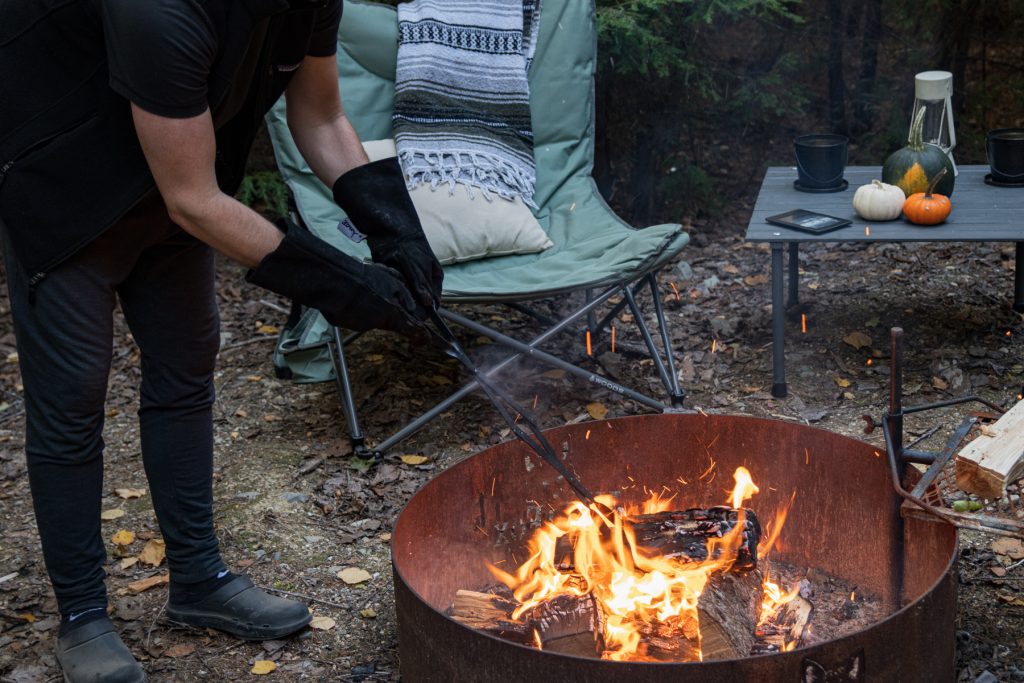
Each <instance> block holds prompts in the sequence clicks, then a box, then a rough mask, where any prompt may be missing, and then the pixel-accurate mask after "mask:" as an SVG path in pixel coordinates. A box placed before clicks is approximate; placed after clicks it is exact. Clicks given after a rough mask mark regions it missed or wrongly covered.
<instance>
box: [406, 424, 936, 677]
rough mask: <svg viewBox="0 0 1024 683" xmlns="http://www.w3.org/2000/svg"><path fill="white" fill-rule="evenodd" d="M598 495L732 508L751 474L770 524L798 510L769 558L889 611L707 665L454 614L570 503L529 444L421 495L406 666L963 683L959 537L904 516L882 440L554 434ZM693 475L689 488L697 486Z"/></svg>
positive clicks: (665, 431)
mask: <svg viewBox="0 0 1024 683" xmlns="http://www.w3.org/2000/svg"><path fill="white" fill-rule="evenodd" d="M547 435H548V437H549V439H550V441H551V442H552V443H553V444H554V446H555V447H556V449H557V448H558V447H559V446H561V447H562V448H563V452H564V456H565V462H566V464H567V465H569V467H571V468H572V469H573V470H575V471H576V472H577V473H578V474H579V476H580V478H581V480H583V481H584V482H585V483H586V484H587V485H588V486H590V487H592V488H593V489H595V490H602V491H609V492H616V493H617V494H618V498H619V500H620V502H623V503H636V504H638V503H641V502H642V501H643V500H644V499H645V498H646V497H647V496H648V494H649V492H650V491H659V490H661V489H662V488H663V487H665V486H668V487H669V488H670V489H672V490H673V491H675V492H678V498H677V500H678V502H679V504H678V506H675V505H674V507H678V508H679V509H682V508H687V507H708V506H711V505H715V504H718V503H720V502H722V501H723V500H724V499H725V497H726V495H727V492H728V491H729V489H731V488H732V473H733V471H734V470H735V469H736V468H738V467H741V466H742V467H746V468H747V469H749V470H750V472H751V473H752V474H753V477H754V479H755V480H756V482H757V485H758V487H759V488H760V493H758V494H757V495H756V496H755V497H754V498H753V499H752V500H751V501H749V502H748V503H747V505H748V506H749V507H750V508H752V509H753V510H754V511H755V513H756V514H757V516H758V518H759V519H761V520H762V521H767V520H772V519H773V518H774V517H775V515H776V513H777V512H778V511H780V510H782V509H785V508H787V507H789V506H790V503H791V501H794V499H793V498H792V496H793V494H794V492H795V496H796V497H795V501H794V502H792V506H791V508H790V510H789V514H788V517H787V519H786V521H785V527H784V529H783V530H782V533H781V535H780V537H779V538H778V540H777V542H776V544H775V547H774V549H773V550H772V559H774V560H776V561H779V562H783V563H788V564H789V565H793V566H796V567H803V568H807V569H813V570H815V571H819V572H824V573H827V574H829V575H831V576H834V577H837V578H839V579H841V580H843V581H844V582H846V583H848V584H850V585H852V586H855V587H856V588H857V590H858V591H863V592H864V593H866V594H872V595H875V596H877V598H878V599H879V600H880V601H881V603H882V604H883V606H884V608H885V613H886V614H887V616H885V617H884V618H882V619H880V620H879V621H877V622H876V623H873V624H872V625H870V626H868V627H867V628H864V629H862V630H859V631H856V632H854V633H851V634H847V635H845V636H842V637H838V638H835V639H832V640H827V641H824V642H816V643H814V644H811V645H808V646H806V647H801V648H799V649H796V650H794V651H791V652H783V653H779V654H769V655H758V656H752V657H746V658H739V659H730V660H722V661H704V662H686V663H682V662H678V663H677V662H667V663H666V662H658V663H652V662H631V661H608V660H605V659H594V658H586V657H580V656H574V655H570V654H562V653H556V652H552V651H548V650H541V649H537V648H536V647H531V646H529V645H526V644H518V643H515V642H510V641H508V640H503V639H500V638H497V637H495V636H492V635H489V634H488V633H485V632H483V631H479V630H474V629H471V628H468V627H466V626H463V625H462V624H460V623H457V622H456V621H455V620H453V619H452V618H450V617H449V616H447V615H446V610H448V609H449V608H450V607H451V606H452V604H453V601H454V599H455V596H456V593H457V592H458V591H460V590H463V589H467V588H468V589H473V590H479V589H480V588H482V587H485V586H488V585H493V584H494V583H495V579H494V576H493V575H492V573H491V571H490V570H489V569H488V564H489V563H490V564H493V565H498V566H503V567H509V568H514V567H516V566H518V565H519V564H521V563H522V562H523V561H524V560H525V559H526V557H527V551H526V543H527V541H528V540H529V538H530V537H531V536H532V535H533V533H534V531H535V530H536V529H537V528H538V527H540V526H541V525H542V524H543V523H544V522H546V521H548V520H550V519H551V518H553V517H554V515H555V513H556V512H560V511H561V510H562V509H563V508H564V506H565V504H566V503H567V502H569V501H571V500H572V499H573V497H574V496H573V493H572V491H571V489H570V488H569V486H568V485H566V484H565V482H564V481H563V480H562V479H560V478H559V477H558V476H557V474H556V473H555V472H554V471H553V470H552V469H551V468H550V467H548V466H546V465H545V464H544V463H543V462H542V461H540V459H539V458H538V457H537V456H536V455H534V454H533V452H532V451H530V450H529V449H527V448H526V447H525V446H523V445H522V444H519V443H517V442H509V443H505V444H501V445H499V446H496V447H494V448H491V449H488V450H486V451H484V452H482V453H479V454H477V455H475V456H472V457H470V458H468V459H466V460H465V461H463V462H461V463H459V464H458V465H455V466H454V467H452V468H451V469H449V470H448V471H446V472H444V473H443V474H441V475H440V476H438V477H437V478H436V479H434V480H433V481H431V482H430V483H429V484H427V485H426V486H425V487H424V488H423V489H421V490H420V491H419V492H418V493H417V494H416V495H415V496H414V497H413V498H412V500H411V501H410V502H409V505H408V506H407V507H406V509H405V510H404V511H403V512H402V514H401V516H400V517H399V520H398V523H397V525H396V528H395V532H394V537H393V548H392V551H393V562H394V581H395V592H396V605H397V611H398V621H399V650H400V655H401V667H402V674H403V676H404V677H405V679H406V680H410V681H446V682H447V681H460V682H462V681H491V680H500V681H527V680H529V681H536V680H543V681H547V680H550V681H560V682H565V681H582V680H586V681H621V680H630V681H680V680H695V681H696V680H700V681H755V680H756V681H765V680H782V681H807V682H810V681H831V680H837V681H838V680H844V681H856V680H864V681H868V680H877V681H929V682H931V681H944V680H948V681H951V680H953V673H954V664H953V662H954V647H955V642H954V624H953V619H954V613H955V597H956V596H955V584H954V579H953V574H952V567H953V561H954V559H955V555H956V531H955V530H954V529H953V528H952V527H950V526H947V525H944V524H939V523H935V522H931V521H925V520H918V519H909V518H908V519H902V518H901V517H900V512H899V510H900V500H899V498H898V497H897V496H896V495H895V494H894V493H893V491H892V487H891V484H890V476H889V469H888V463H887V460H886V459H885V457H884V453H881V452H879V451H878V450H877V449H875V448H874V447H872V446H870V445H868V444H865V443H862V442H858V441H855V440H853V439H849V438H846V437H842V436H839V435H836V434H832V433H829V432H825V431H822V430H817V429H812V428H808V427H800V426H795V425H791V424H787V423H783V422H776V421H770V420H761V419H756V418H747V417H734V416H715V415H711V416H705V415H675V414H673V415H654V416H643V417H631V418H623V419H619V420H609V421H604V422H595V423H587V424H580V425H573V426H569V427H562V428H559V429H554V430H550V431H549V432H547ZM682 482H686V484H685V485H683V484H682Z"/></svg>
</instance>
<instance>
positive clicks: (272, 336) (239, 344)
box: [220, 334, 277, 353]
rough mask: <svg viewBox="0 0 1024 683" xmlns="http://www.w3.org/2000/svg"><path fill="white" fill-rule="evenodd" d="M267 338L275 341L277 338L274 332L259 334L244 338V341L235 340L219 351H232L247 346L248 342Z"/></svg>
mask: <svg viewBox="0 0 1024 683" xmlns="http://www.w3.org/2000/svg"><path fill="white" fill-rule="evenodd" d="M268 339H270V340H275V341H276V340H277V335H276V334H264V335H260V336H259V337H253V338H252V339H246V340H244V341H240V342H235V343H234V344H228V345H227V346H224V347H222V348H221V350H220V352H221V353H224V352H225V351H233V350H235V349H240V348H242V347H243V346H249V345H250V344H255V343H257V342H261V341H267V340H268Z"/></svg>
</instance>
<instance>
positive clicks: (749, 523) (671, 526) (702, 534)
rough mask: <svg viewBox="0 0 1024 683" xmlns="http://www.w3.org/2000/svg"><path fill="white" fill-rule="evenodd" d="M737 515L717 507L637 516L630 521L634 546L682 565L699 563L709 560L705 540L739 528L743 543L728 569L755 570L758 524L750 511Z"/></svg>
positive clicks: (722, 535)
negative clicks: (741, 527)
mask: <svg viewBox="0 0 1024 683" xmlns="http://www.w3.org/2000/svg"><path fill="white" fill-rule="evenodd" d="M740 512H741V511H740V510H737V509H735V508H731V507H727V506H725V505H717V506H715V507H711V508H692V509H689V510H673V511H669V512H659V513H655V514H651V515H639V516H637V517H635V518H633V520H632V522H633V531H634V532H635V533H636V543H637V545H638V546H639V547H640V548H642V549H643V550H645V551H646V552H648V554H650V555H659V556H661V557H666V558H673V559H679V560H681V561H684V562H686V561H689V562H701V561H703V560H707V559H709V558H708V541H709V540H711V539H714V538H722V537H724V536H725V535H726V534H728V533H729V532H731V531H732V530H733V529H735V528H736V527H737V526H738V525H740V524H742V525H743V532H742V533H743V541H742V543H741V544H740V546H739V548H738V550H737V554H736V561H735V562H734V563H733V565H732V568H733V569H734V570H743V569H752V568H754V567H756V566H757V544H758V543H759V542H760V540H761V524H760V522H758V521H757V516H756V515H754V511H753V510H743V511H742V512H743V514H742V515H741V514H740ZM741 518H742V519H741ZM711 559H715V558H711Z"/></svg>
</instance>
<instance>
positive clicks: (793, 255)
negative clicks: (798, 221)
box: [786, 242, 800, 306]
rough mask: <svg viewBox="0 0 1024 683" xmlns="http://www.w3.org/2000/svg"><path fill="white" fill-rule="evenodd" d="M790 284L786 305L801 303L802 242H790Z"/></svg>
mask: <svg viewBox="0 0 1024 683" xmlns="http://www.w3.org/2000/svg"><path fill="white" fill-rule="evenodd" d="M786 282H787V283H788V284H789V296H788V297H787V298H786V306H796V305H797V304H798V303H800V243H799V242H790V243H789V277H788V278H786Z"/></svg>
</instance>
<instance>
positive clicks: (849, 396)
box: [843, 391, 857, 401]
mask: <svg viewBox="0 0 1024 683" xmlns="http://www.w3.org/2000/svg"><path fill="white" fill-rule="evenodd" d="M843 398H845V399H846V400H847V401H852V400H853V399H855V398H857V397H856V396H854V394H853V392H852V391H844V392H843Z"/></svg>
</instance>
